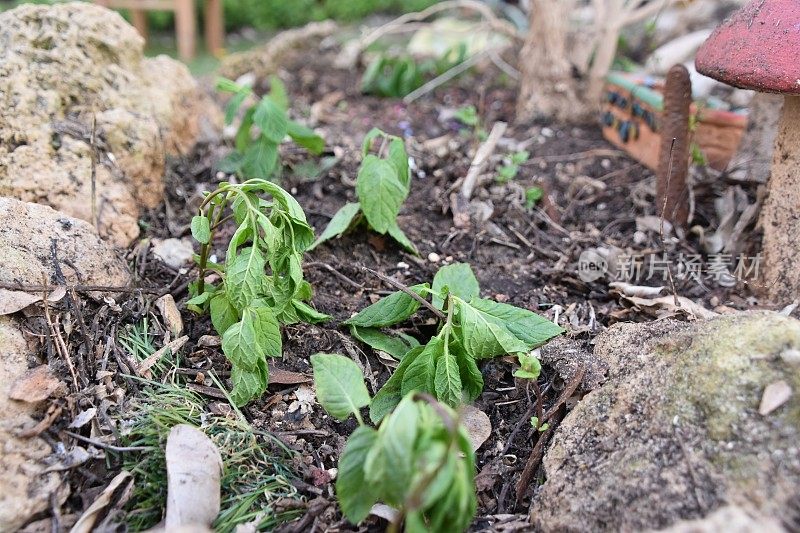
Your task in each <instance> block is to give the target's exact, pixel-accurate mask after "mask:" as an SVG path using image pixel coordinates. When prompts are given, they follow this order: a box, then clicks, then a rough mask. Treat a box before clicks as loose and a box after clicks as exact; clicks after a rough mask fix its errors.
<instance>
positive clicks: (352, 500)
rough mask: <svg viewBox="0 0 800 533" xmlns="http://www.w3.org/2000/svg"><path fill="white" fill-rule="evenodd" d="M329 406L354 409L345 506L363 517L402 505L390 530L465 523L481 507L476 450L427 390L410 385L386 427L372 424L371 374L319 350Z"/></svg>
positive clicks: (342, 485)
mask: <svg viewBox="0 0 800 533" xmlns="http://www.w3.org/2000/svg"><path fill="white" fill-rule="evenodd" d="M311 364H312V366H313V367H314V385H315V387H316V390H317V398H318V399H319V402H320V404H321V405H322V407H323V408H324V409H325V410H326V411H327V412H328V413H329V414H330V415H331V416H333V417H334V418H336V419H338V420H344V419H346V418H348V417H349V416H350V415H354V416H355V417H356V419H357V420H358V424H359V426H358V428H357V429H356V430H355V431H354V432H353V434H352V435H350V438H349V439H348V441H347V444H346V445H345V448H344V451H343V452H342V455H341V457H339V468H338V474H337V477H336V497H337V499H338V501H339V505H340V506H341V508H342V513H343V514H344V515H345V516H346V517H347V519H348V520H350V521H351V522H352V523H354V524H357V523H358V522H360V521H361V520H363V519H364V518H366V517H367V515H368V514H369V512H370V509H371V508H372V506H373V505H374V504H375V503H377V502H385V503H387V504H388V505H391V506H393V507H395V508H396V509H398V511H399V516H398V517H397V519H396V520H395V521H394V522H393V524H392V526H391V527H390V530H393V531H396V530H397V528H398V527H399V525H400V524H401V523H405V531H409V532H411V531H432V532H449V531H464V530H466V528H467V527H468V526H469V524H470V523H471V522H472V518H473V517H474V516H475V510H476V508H477V501H476V497H475V454H474V452H473V451H472V446H471V444H470V440H469V437H468V436H467V433H466V431H465V430H464V428H463V427H461V425H460V424H459V420H458V415H457V413H456V412H454V411H453V410H452V409H450V408H448V407H447V406H445V405H442V404H441V403H439V402H437V401H436V400H435V399H433V398H432V397H431V396H429V395H427V394H419V393H409V394H408V395H406V396H405V397H404V398H403V399H402V401H400V402H399V403H398V405H397V407H396V408H395V409H394V412H392V413H391V414H390V415H388V416H386V417H385V418H384V419H383V422H381V424H380V426H379V428H378V429H374V428H372V427H370V426H368V425H366V424H364V422H363V420H362V418H361V414H360V413H359V410H360V409H361V408H363V407H366V406H367V405H369V404H370V402H371V400H370V396H369V392H368V391H367V387H366V386H365V384H364V376H363V375H362V373H361V370H360V369H359V368H358V366H357V365H356V364H355V363H354V362H353V361H352V360H351V359H349V358H347V357H344V356H342V355H338V354H315V355H312V356H311Z"/></svg>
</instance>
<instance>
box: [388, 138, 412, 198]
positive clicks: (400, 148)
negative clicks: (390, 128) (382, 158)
mask: <svg viewBox="0 0 800 533" xmlns="http://www.w3.org/2000/svg"><path fill="white" fill-rule="evenodd" d="M389 161H391V162H392V164H393V165H394V166H395V168H397V178H398V179H399V180H400V183H402V184H403V186H404V187H405V188H406V191H408V190H409V188H410V187H411V169H410V168H409V167H408V154H407V153H406V146H405V144H404V143H403V139H400V138H398V137H395V138H394V139H392V140H391V142H390V143H389Z"/></svg>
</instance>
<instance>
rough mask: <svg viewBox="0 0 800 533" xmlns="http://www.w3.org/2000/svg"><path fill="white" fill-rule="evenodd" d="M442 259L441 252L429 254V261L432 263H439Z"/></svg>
mask: <svg viewBox="0 0 800 533" xmlns="http://www.w3.org/2000/svg"><path fill="white" fill-rule="evenodd" d="M440 260H441V257H439V254H437V253H436V252H431V253H429V254H428V261H430V262H431V263H438V262H439V261H440Z"/></svg>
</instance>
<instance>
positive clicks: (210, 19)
mask: <svg viewBox="0 0 800 533" xmlns="http://www.w3.org/2000/svg"><path fill="white" fill-rule="evenodd" d="M205 21H206V27H205V34H206V48H207V49H208V51H209V52H211V54H213V55H215V56H217V57H220V56H221V55H222V54H223V53H224V49H225V20H224V15H223V13H222V0H206V2H205Z"/></svg>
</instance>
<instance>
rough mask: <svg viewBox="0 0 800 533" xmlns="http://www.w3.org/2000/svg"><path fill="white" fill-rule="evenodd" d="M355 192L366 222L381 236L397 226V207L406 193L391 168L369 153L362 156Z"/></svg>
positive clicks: (395, 172) (387, 163)
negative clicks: (393, 226) (394, 225)
mask: <svg viewBox="0 0 800 533" xmlns="http://www.w3.org/2000/svg"><path fill="white" fill-rule="evenodd" d="M356 193H357V194H358V199H359V201H360V202H361V210H362V211H363V212H364V216H366V217H367V222H369V225H370V226H371V227H372V229H374V230H375V231H377V232H378V233H380V234H381V235H383V234H385V233H386V232H387V231H388V230H389V228H390V227H391V226H392V225H393V224H395V223H396V221H397V214H398V213H399V212H400V206H402V205H403V200H405V198H406V195H407V194H408V192H407V190H406V188H405V187H404V186H403V184H402V183H400V180H398V179H397V171H396V169H395V168H394V166H393V165H392V164H391V163H389V162H388V161H386V160H384V159H379V158H377V157H376V156H374V155H372V154H368V155H367V156H366V157H364V161H363V162H362V163H361V168H359V170H358V177H357V181H356Z"/></svg>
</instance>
